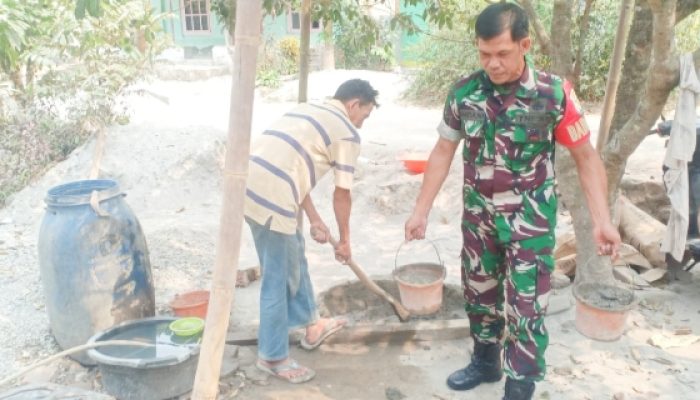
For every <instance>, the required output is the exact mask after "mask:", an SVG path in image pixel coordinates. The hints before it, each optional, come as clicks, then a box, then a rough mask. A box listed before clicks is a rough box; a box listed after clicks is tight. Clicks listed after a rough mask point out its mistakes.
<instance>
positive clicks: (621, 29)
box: [595, 0, 634, 153]
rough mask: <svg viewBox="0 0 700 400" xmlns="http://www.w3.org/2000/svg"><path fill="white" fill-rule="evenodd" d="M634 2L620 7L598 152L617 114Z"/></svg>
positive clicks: (628, 2) (626, 2) (606, 140)
mask: <svg viewBox="0 0 700 400" xmlns="http://www.w3.org/2000/svg"><path fill="white" fill-rule="evenodd" d="M633 6H634V0H623V3H622V4H621V5H620V23H619V24H618V25H617V34H616V36H615V46H614V47H613V57H612V60H610V69H609V71H608V82H607V84H606V87H605V99H604V100H603V111H602V113H601V116H600V127H599V129H598V140H597V142H596V146H595V147H596V150H598V153H601V152H602V151H603V147H604V146H605V145H606V144H607V143H608V137H609V135H610V125H611V124H612V118H613V114H614V113H615V98H616V97H617V86H618V85H619V84H620V73H621V72H622V61H623V57H624V55H625V47H627V46H626V45H627V34H628V33H629V30H630V25H631V23H632V14H633V13H632V7H633Z"/></svg>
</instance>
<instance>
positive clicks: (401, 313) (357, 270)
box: [328, 236, 411, 322]
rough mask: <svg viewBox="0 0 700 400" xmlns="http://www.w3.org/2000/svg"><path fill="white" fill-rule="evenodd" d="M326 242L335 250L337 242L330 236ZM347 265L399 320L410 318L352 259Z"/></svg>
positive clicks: (399, 304)
mask: <svg viewBox="0 0 700 400" xmlns="http://www.w3.org/2000/svg"><path fill="white" fill-rule="evenodd" d="M328 241H329V242H330V244H331V245H332V246H333V248H335V247H336V246H337V245H338V242H337V241H336V240H335V239H334V238H333V237H332V236H329V238H328ZM347 264H348V266H350V269H351V270H352V272H354V273H355V275H356V276H357V277H358V278H359V279H360V282H362V283H363V284H364V285H365V286H367V288H369V290H371V291H373V292H374V293H376V294H377V295H379V296H380V297H382V298H384V300H386V301H388V302H389V303H391V305H392V307H394V311H396V315H398V317H399V319H400V320H401V321H402V322H403V321H406V320H408V318H410V316H411V313H410V312H409V311H408V310H407V309H406V308H405V307H404V306H403V305H402V304H401V303H400V302H398V301H397V300H396V299H395V298H394V297H392V296H391V295H390V294H389V293H387V292H386V291H385V290H384V289H382V288H381V287H379V285H377V284H376V283H375V282H374V281H373V280H371V279H369V277H368V276H367V274H366V273H365V271H364V270H363V269H362V267H360V266H359V265H358V264H357V263H356V262H355V261H354V260H353V259H352V258H350V259H348V260H347Z"/></svg>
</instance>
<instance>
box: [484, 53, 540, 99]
mask: <svg viewBox="0 0 700 400" xmlns="http://www.w3.org/2000/svg"><path fill="white" fill-rule="evenodd" d="M482 78H483V85H484V89H486V90H488V91H491V92H495V93H498V94H500V95H505V94H508V93H512V86H511V87H509V86H510V85H517V86H518V87H517V89H516V92H515V96H516V97H521V98H535V97H537V78H536V76H535V67H534V66H533V63H532V60H531V59H530V56H529V55H525V68H523V73H522V74H520V78H519V79H518V80H517V81H516V82H513V83H511V84H510V85H506V86H503V85H494V84H493V82H491V79H489V76H488V74H487V73H486V71H484V70H482Z"/></svg>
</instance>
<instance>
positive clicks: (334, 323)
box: [299, 319, 347, 350]
mask: <svg viewBox="0 0 700 400" xmlns="http://www.w3.org/2000/svg"><path fill="white" fill-rule="evenodd" d="M345 324H347V321H345V320H338V319H331V320H330V321H328V322H327V323H326V325H325V326H324V327H323V331H322V332H321V335H320V336H319V337H318V339H316V341H315V342H313V343H311V342H309V341H308V340H306V336H304V337H303V338H302V339H301V341H300V342H299V345H300V346H301V347H303V348H304V349H306V350H313V349H315V348H317V347H318V346H320V345H321V343H323V341H324V340H326V339H327V338H328V337H329V336H331V335H332V334H334V333H336V332H338V331H339V330H341V329H343V327H345Z"/></svg>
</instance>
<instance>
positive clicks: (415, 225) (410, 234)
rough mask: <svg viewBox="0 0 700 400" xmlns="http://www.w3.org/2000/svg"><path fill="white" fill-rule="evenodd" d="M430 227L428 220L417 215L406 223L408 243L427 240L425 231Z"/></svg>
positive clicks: (412, 216) (413, 215)
mask: <svg viewBox="0 0 700 400" xmlns="http://www.w3.org/2000/svg"><path fill="white" fill-rule="evenodd" d="M427 227H428V218H427V217H424V216H420V215H416V214H415V213H414V214H412V215H411V217H410V218H409V219H408V221H406V225H405V238H406V240H408V241H411V240H414V239H425V230H426V229H427Z"/></svg>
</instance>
